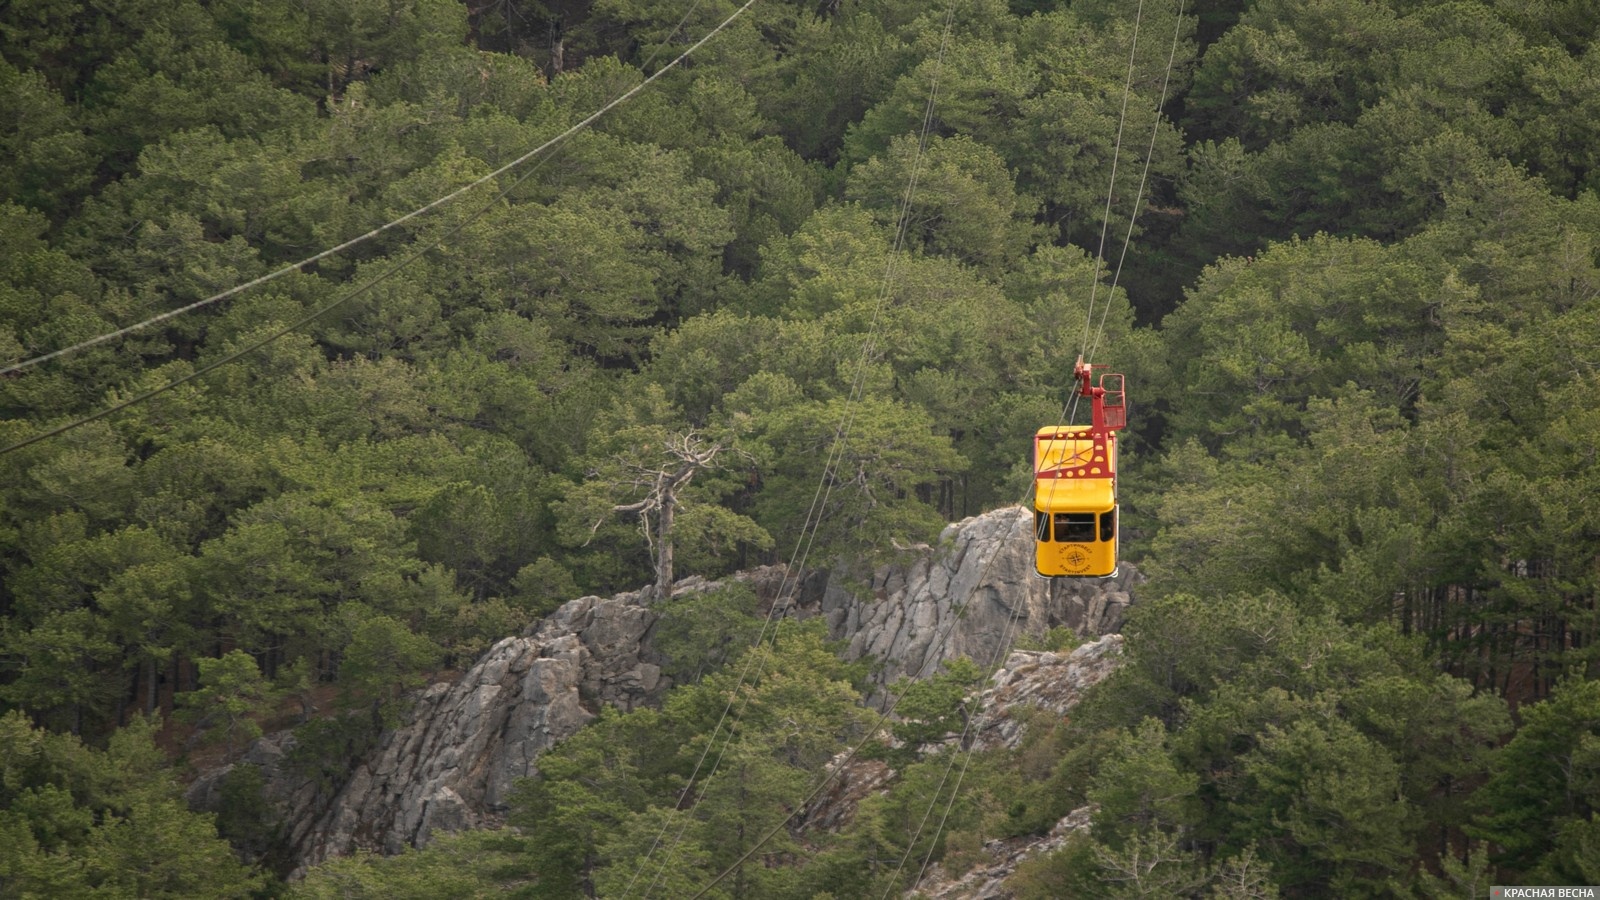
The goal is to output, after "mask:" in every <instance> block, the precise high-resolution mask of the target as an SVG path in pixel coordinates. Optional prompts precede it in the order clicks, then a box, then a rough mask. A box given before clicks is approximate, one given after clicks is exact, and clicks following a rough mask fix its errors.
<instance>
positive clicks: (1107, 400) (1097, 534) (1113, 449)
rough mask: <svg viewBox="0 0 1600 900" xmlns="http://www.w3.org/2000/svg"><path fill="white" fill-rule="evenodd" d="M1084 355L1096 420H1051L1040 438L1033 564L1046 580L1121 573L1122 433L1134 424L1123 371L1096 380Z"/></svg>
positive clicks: (1079, 370) (1081, 366)
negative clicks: (1119, 479)
mask: <svg viewBox="0 0 1600 900" xmlns="http://www.w3.org/2000/svg"><path fill="white" fill-rule="evenodd" d="M1095 368H1100V367H1096V366H1090V365H1087V364H1086V363H1084V361H1083V359H1082V357H1080V358H1079V359H1078V363H1077V366H1076V367H1075V368H1074V369H1073V376H1074V378H1076V379H1077V381H1078V385H1079V393H1080V394H1081V395H1082V396H1085V397H1088V398H1089V400H1090V404H1091V410H1092V424H1090V425H1088V426H1082V425H1061V426H1046V427H1044V428H1041V429H1039V430H1038V432H1037V433H1035V434H1034V438H1033V539H1034V568H1035V569H1037V570H1038V572H1039V574H1040V575H1043V576H1045V577H1047V578H1104V577H1108V576H1111V575H1115V574H1117V431H1118V430H1120V429H1121V428H1122V427H1123V426H1124V425H1126V424H1127V407H1126V406H1125V405H1124V400H1123V387H1122V376H1121V375H1117V374H1111V373H1107V374H1104V375H1101V376H1100V384H1099V385H1093V384H1091V372H1092V370H1093V369H1095Z"/></svg>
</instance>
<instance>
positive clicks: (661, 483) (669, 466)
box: [590, 428, 742, 600]
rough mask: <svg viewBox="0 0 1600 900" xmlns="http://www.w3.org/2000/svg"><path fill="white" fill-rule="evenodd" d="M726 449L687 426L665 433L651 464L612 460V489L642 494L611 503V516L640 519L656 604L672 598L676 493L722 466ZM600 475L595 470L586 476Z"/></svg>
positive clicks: (677, 496) (677, 503)
mask: <svg viewBox="0 0 1600 900" xmlns="http://www.w3.org/2000/svg"><path fill="white" fill-rule="evenodd" d="M640 449H641V450H645V449H649V448H646V447H641V448H640ZM728 450H729V448H728V446H727V445H726V444H723V443H721V442H716V441H708V440H706V439H705V438H704V437H703V436H702V435H701V434H700V432H699V431H698V430H696V429H692V428H691V429H690V430H688V431H687V432H684V433H682V434H678V433H673V434H669V435H667V438H666V441H665V444H664V446H663V447H662V451H663V452H662V455H661V456H658V457H656V459H655V460H654V461H650V462H646V461H642V460H640V459H638V458H627V457H624V456H621V455H619V456H616V457H614V458H613V462H614V464H615V465H616V466H617V467H618V470H620V472H621V477H620V478H619V479H617V480H616V481H615V482H614V483H615V486H616V487H617V488H619V489H622V490H624V491H626V492H627V493H629V494H630V495H640V494H642V495H643V496H641V497H640V499H638V500H636V501H634V502H632V503H618V504H614V505H613V506H612V507H611V510H610V512H611V513H613V514H617V513H620V514H623V515H631V514H637V515H638V516H639V530H640V531H641V532H642V533H643V534H644V539H645V542H646V543H647V544H648V545H649V547H650V550H651V552H652V553H653V554H654V555H655V569H656V585H655V597H656V599H657V600H665V599H667V598H668V597H670V596H672V582H673V577H672V554H673V542H672V523H673V518H674V517H675V516H676V515H677V511H678V507H679V505H680V503H681V500H680V495H681V492H682V491H683V489H684V488H686V487H688V486H689V483H690V482H691V481H693V480H694V477H695V475H697V474H699V473H700V472H702V471H704V470H706V469H717V468H721V465H722V464H721V463H720V462H719V461H718V457H719V456H721V455H722V454H723V453H724V452H727V451H728ZM732 452H735V453H738V452H739V451H732ZM741 455H742V454H741ZM599 474H600V473H598V472H595V473H591V476H597V475H599ZM603 521H604V520H603V519H601V520H597V521H596V522H595V523H594V526H593V527H592V528H591V529H590V533H591V534H593V533H594V532H595V531H596V530H598V529H599V527H600V525H601V524H602V522H603Z"/></svg>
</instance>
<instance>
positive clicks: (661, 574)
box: [656, 488, 678, 601]
mask: <svg viewBox="0 0 1600 900" xmlns="http://www.w3.org/2000/svg"><path fill="white" fill-rule="evenodd" d="M677 506H678V497H677V493H676V492H675V491H673V490H672V489H670V488H669V489H667V490H666V491H665V492H664V493H663V494H662V497H661V519H660V521H658V522H657V523H656V525H657V527H658V529H659V531H657V533H656V600H658V601H666V600H670V599H672V514H673V513H674V512H675V511H676V510H677Z"/></svg>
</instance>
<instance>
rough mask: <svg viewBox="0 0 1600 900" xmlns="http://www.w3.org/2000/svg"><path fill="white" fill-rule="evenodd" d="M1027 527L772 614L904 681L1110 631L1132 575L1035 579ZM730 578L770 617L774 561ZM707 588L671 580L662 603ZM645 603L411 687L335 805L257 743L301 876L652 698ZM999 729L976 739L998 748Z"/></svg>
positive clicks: (916, 552) (456, 824)
mask: <svg viewBox="0 0 1600 900" xmlns="http://www.w3.org/2000/svg"><path fill="white" fill-rule="evenodd" d="M1030 523H1031V515H1030V513H1029V512H1028V511H1027V510H1022V509H1018V508H1015V507H1013V508H1008V509H1003V510H998V511H996V512H992V513H988V514H986V515H983V516H978V517H975V518H971V519H967V520H966V521H964V522H961V523H959V524H955V525H951V526H949V527H948V528H947V529H946V530H945V533H944V535H943V536H942V538H941V540H940V545H939V546H938V547H936V548H928V547H919V548H915V549H913V550H908V551H906V554H905V557H904V559H903V560H901V561H897V562H895V563H894V564H891V565H885V566H883V567H881V568H879V569H878V570H877V571H875V572H874V573H873V574H872V575H871V576H870V579H868V580H866V581H864V582H863V581H860V580H852V578H851V577H850V576H849V575H847V574H845V573H826V572H816V573H808V574H807V575H806V576H805V577H804V578H803V579H801V580H800V582H799V585H798V588H797V589H796V590H794V591H793V593H794V594H796V595H797V596H796V597H795V599H794V600H793V602H792V606H791V605H790V603H789V601H788V600H787V599H786V598H785V599H784V603H785V606H786V607H788V608H787V609H786V614H792V615H799V616H806V615H822V616H826V618H827V622H828V625H829V630H830V633H831V635H832V636H833V637H834V638H835V639H840V640H844V641H847V642H848V644H847V649H846V651H845V656H846V657H847V658H848V659H860V658H862V657H866V656H875V657H878V658H879V659H881V660H882V661H883V666H882V668H881V670H880V671H879V673H878V678H879V679H880V684H884V685H887V684H891V683H893V682H894V681H895V680H896V679H897V678H899V677H900V676H902V675H907V676H911V677H926V676H928V675H931V674H934V673H935V672H936V671H937V670H938V664H939V663H940V662H942V661H944V660H948V659H953V658H955V657H958V656H962V655H966V656H970V657H972V658H973V659H974V660H975V661H977V662H978V663H979V664H980V665H984V666H990V665H994V664H996V663H997V662H998V659H997V657H998V654H999V652H1000V650H1001V648H1002V647H1008V646H1010V644H1011V643H1013V642H1014V641H1015V640H1016V639H1017V637H1018V636H1020V635H1024V634H1032V635H1039V634H1043V633H1044V632H1045V631H1047V630H1048V629H1050V628H1053V627H1056V626H1060V625H1065V626H1069V627H1071V628H1073V629H1075V630H1076V631H1077V632H1078V633H1079V634H1080V635H1083V636H1090V637H1093V636H1098V635H1101V634H1106V633H1109V632H1114V631H1115V630H1116V629H1117V628H1118V627H1120V625H1121V622H1122V617H1123V613H1124V610H1125V609H1126V607H1127V606H1128V604H1129V602H1130V597H1129V594H1128V590H1129V587H1130V586H1131V585H1132V584H1135V583H1137V580H1138V578H1139V576H1138V574H1137V573H1136V572H1134V571H1132V569H1131V568H1130V567H1126V566H1125V567H1124V570H1123V574H1122V575H1121V576H1119V577H1117V578H1113V579H1101V580H1085V581H1050V580H1046V579H1042V578H1039V577H1037V576H1036V575H1034V573H1033V556H1032V553H1033V550H1032V547H1033V545H1032V540H1031V534H1030V528H1031V525H1030ZM740 580H743V581H745V582H746V583H748V584H750V585H751V586H752V587H753V588H754V589H755V591H756V593H757V595H758V596H759V597H761V598H762V599H763V601H764V603H766V604H768V608H770V604H772V603H775V602H779V601H780V598H779V594H782V593H789V592H790V591H789V586H790V585H791V583H792V582H791V580H790V579H788V578H787V577H786V573H785V571H784V570H783V568H782V567H776V566H774V567H767V568H764V569H759V570H756V571H753V572H750V573H745V574H744V575H741V576H740ZM713 586H714V585H711V584H709V583H707V582H705V581H704V580H703V579H698V578H691V579H685V580H684V581H682V582H680V583H679V584H678V585H677V586H676V587H675V589H674V595H681V594H684V593H689V592H694V591H701V590H705V589H707V588H709V587H713ZM650 596H651V595H650V592H649V591H641V592H638V593H634V594H620V595H618V596H616V597H613V598H611V599H609V600H603V599H601V598H598V597H584V598H580V599H578V600H573V601H571V602H570V603H567V604H566V605H564V606H562V607H561V608H560V609H558V610H556V611H555V612H554V613H552V614H551V615H550V616H548V617H547V618H545V619H544V620H542V621H541V622H540V623H539V624H538V626H537V628H536V629H535V630H534V632H533V633H532V634H529V635H523V636H518V637H508V638H505V639H503V640H501V641H500V642H498V643H496V644H495V645H494V646H493V647H492V648H490V650H489V651H488V652H486V653H485V654H484V655H483V657H482V658H480V659H479V660H478V662H477V663H476V664H475V665H474V666H473V667H472V668H471V670H469V671H468V672H467V673H465V674H464V675H463V676H462V677H461V678H460V679H459V680H458V681H456V682H454V683H449V684H444V683H442V684H435V685H432V686H430V687H428V688H427V689H425V690H424V691H423V692H422V693H421V695H420V696H419V697H418V699H417V702H416V703H415V705H414V707H413V708H412V710H411V712H410V714H409V717H408V719H407V721H406V722H405V723H404V724H403V725H401V726H400V727H399V728H397V729H395V730H394V731H392V732H389V733H387V734H385V735H384V736H383V738H382V739H381V741H380V744H379V746H378V748H377V749H376V750H375V751H374V752H373V753H372V754H371V755H370V757H369V758H368V759H366V760H365V761H363V762H362V763H361V764H360V765H358V766H357V767H356V769H355V771H354V772H353V773H352V775H351V777H350V778H349V780H348V781H347V782H346V783H345V784H344V785H343V786H342V787H341V788H340V789H339V790H338V791H337V793H336V794H333V795H332V796H327V795H325V793H324V792H321V791H318V790H316V788H315V787H314V786H313V785H311V784H310V783H309V782H305V781H304V780H303V779H298V780H297V778H296V776H293V775H292V774H290V773H288V772H286V771H284V770H283V767H282V766H279V765H278V761H279V760H280V759H281V757H282V754H283V752H284V751H285V750H286V748H287V747H288V746H292V740H293V739H292V737H288V736H287V735H276V736H271V737H269V738H264V739H262V741H260V742H257V745H256V746H255V747H253V748H252V749H251V751H250V754H251V755H250V758H249V759H248V761H250V762H253V763H255V764H257V765H259V766H261V768H262V772H263V775H264V777H265V780H266V786H267V787H266V796H267V799H268V800H269V801H270V802H271V803H273V805H274V806H275V807H276V808H277V809H278V810H280V811H281V813H282V821H283V823H284V825H285V828H286V829H287V831H288V835H289V841H290V845H291V847H292V848H293V852H294V853H295V854H296V858H297V860H298V861H299V863H300V867H301V868H302V869H304V867H306V866H310V865H314V864H316V863H318V862H320V861H322V860H324V859H327V858H329V857H332V856H339V855H344V854H347V853H350V852H352V851H354V850H357V849H367V850H377V851H382V852H386V853H395V852H399V851H400V850H401V849H403V848H405V847H406V846H410V845H415V846H421V845H423V844H426V843H427V842H428V840H429V838H430V836H432V835H434V834H436V833H442V832H447V831H456V830H461V829H465V828H476V827H484V826H488V825H493V824H497V823H498V822H499V821H500V820H501V817H502V816H503V815H504V812H505V810H506V803H507V797H508V795H509V792H510V790H511V787H512V784H513V783H514V782H515V781H516V779H518V778H522V777H524V776H528V775H532V774H535V773H536V772H537V760H538V757H539V755H540V754H541V753H543V752H544V751H545V750H546V749H548V748H549V747H551V746H553V745H554V744H556V743H557V742H559V741H561V740H562V739H564V738H566V737H567V736H569V735H571V734H572V733H573V732H575V731H577V729H579V728H580V727H582V726H583V725H584V724H585V723H586V722H588V721H589V720H590V719H592V718H593V717H594V716H595V715H596V714H598V712H599V710H600V708H601V707H602V706H606V705H609V706H615V707H618V708H620V709H623V710H630V709H634V708H635V707H638V706H640V705H644V704H654V703H656V702H658V701H659V700H660V698H661V697H662V695H663V694H664V693H665V692H666V690H667V689H668V688H669V687H670V686H671V684H670V679H669V678H667V677H666V676H664V675H663V674H662V670H661V663H662V661H663V660H662V659H661V658H660V656H659V655H658V654H657V653H656V651H655V650H654V649H653V648H652V646H651V643H650V638H651V634H652V632H653V630H654V626H655V624H656V620H657V618H658V612H657V611H656V610H655V609H653V608H652V607H651V606H649V605H648V600H649V598H650ZM1119 646H1120V645H1119ZM1082 649H1083V648H1080V650H1082ZM1046 655H1047V656H1048V655H1049V654H1046ZM1016 660H1017V657H1016V656H1015V655H1013V657H1012V660H1011V661H1008V662H1007V665H1006V670H1005V671H1006V673H1008V675H1009V677H1013V678H1017V677H1020V676H1018V674H1017V673H1019V672H1020V671H1021V669H1020V668H1019V667H1020V666H1021V665H1023V664H1022V663H1020V662H1016ZM1080 664H1082V663H1081V662H1080ZM1040 665H1044V664H1043V663H1041V664H1040ZM996 690H997V691H1001V690H1004V688H1003V687H997V688H996ZM1036 693H1037V694H1039V695H1041V696H1042V695H1044V694H1046V693H1048V691H1046V690H1045V689H1043V688H1040V689H1038V690H1037V691H1036ZM1030 696H1032V695H1030ZM1004 721H1005V719H1003V718H1002V719H998V720H997V724H995V725H994V726H993V727H992V728H991V729H989V730H986V732H985V735H984V736H983V737H982V739H984V740H990V739H994V740H1008V739H1010V738H1009V737H1007V734H1008V733H1007V732H1005V728H1006V727H1007V726H1005V725H1004V724H1003V722H1004ZM990 732H992V733H993V736H992V737H991V736H990ZM1010 734H1012V735H1014V729H1013V732H1011V733H1010ZM225 774H226V770H225V769H224V770H220V771H218V772H213V773H208V775H207V776H205V777H203V778H201V779H200V780H199V781H198V782H197V783H196V784H195V785H194V787H193V788H192V789H191V791H190V798H191V803H192V804H193V805H196V806H198V807H200V808H211V809H215V808H216V802H217V800H218V787H219V785H220V782H221V778H222V776H223V775H225ZM856 774H858V775H860V776H861V777H859V778H854V779H852V780H851V782H850V784H851V785H852V787H853V789H854V790H853V791H846V793H852V792H854V793H860V792H861V791H865V792H869V793H870V792H871V791H872V790H875V787H873V784H874V782H875V781H876V779H877V778H881V777H883V776H884V774H885V773H881V772H879V773H874V775H873V776H868V775H867V774H866V773H856ZM842 806H843V807H844V808H847V809H850V810H853V807H854V804H853V803H852V802H846V803H844V804H842ZM821 818H824V819H825V818H827V816H826V815H823V816H821Z"/></svg>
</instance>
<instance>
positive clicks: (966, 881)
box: [905, 806, 1095, 900]
mask: <svg viewBox="0 0 1600 900" xmlns="http://www.w3.org/2000/svg"><path fill="white" fill-rule="evenodd" d="M1094 811H1095V807H1093V806H1083V807H1079V808H1078V809H1075V810H1073V811H1072V812H1070V813H1068V814H1067V815H1065V816H1063V817H1062V819H1061V821H1059V822H1057V823H1056V824H1055V827H1053V828H1051V829H1050V833H1049V834H1046V835H1045V836H1044V837H1035V838H997V839H995V840H992V841H988V842H986V843H985V844H984V845H983V853H984V856H985V857H987V859H988V861H987V862H984V863H980V864H979V865H977V866H975V867H973V868H972V869H971V870H970V871H967V872H965V873H963V874H961V875H960V876H958V877H952V876H951V875H949V874H948V873H946V872H945V871H944V869H943V867H941V866H940V865H939V864H938V863H934V864H933V865H932V866H931V867H929V869H928V874H927V875H925V876H924V877H923V878H922V880H921V881H919V882H917V886H916V888H914V889H913V890H910V891H907V892H906V894H905V896H906V897H916V898H921V900H1009V898H1011V897H1014V896H1016V895H1015V894H1014V893H1013V892H1012V890H1011V888H1010V887H1009V886H1007V884H1006V882H1007V879H1009V878H1010V877H1011V876H1012V875H1014V874H1016V871H1017V866H1019V865H1021V864H1022V863H1023V862H1024V861H1026V860H1029V859H1032V858H1034V857H1035V856H1043V855H1044V854H1046V853H1049V852H1051V851H1052V850H1058V849H1060V848H1061V845H1063V844H1065V843H1066V842H1067V838H1068V837H1069V836H1070V835H1072V833H1073V832H1077V831H1087V830H1088V828H1089V824H1090V820H1091V819H1092V817H1093V815H1094Z"/></svg>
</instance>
